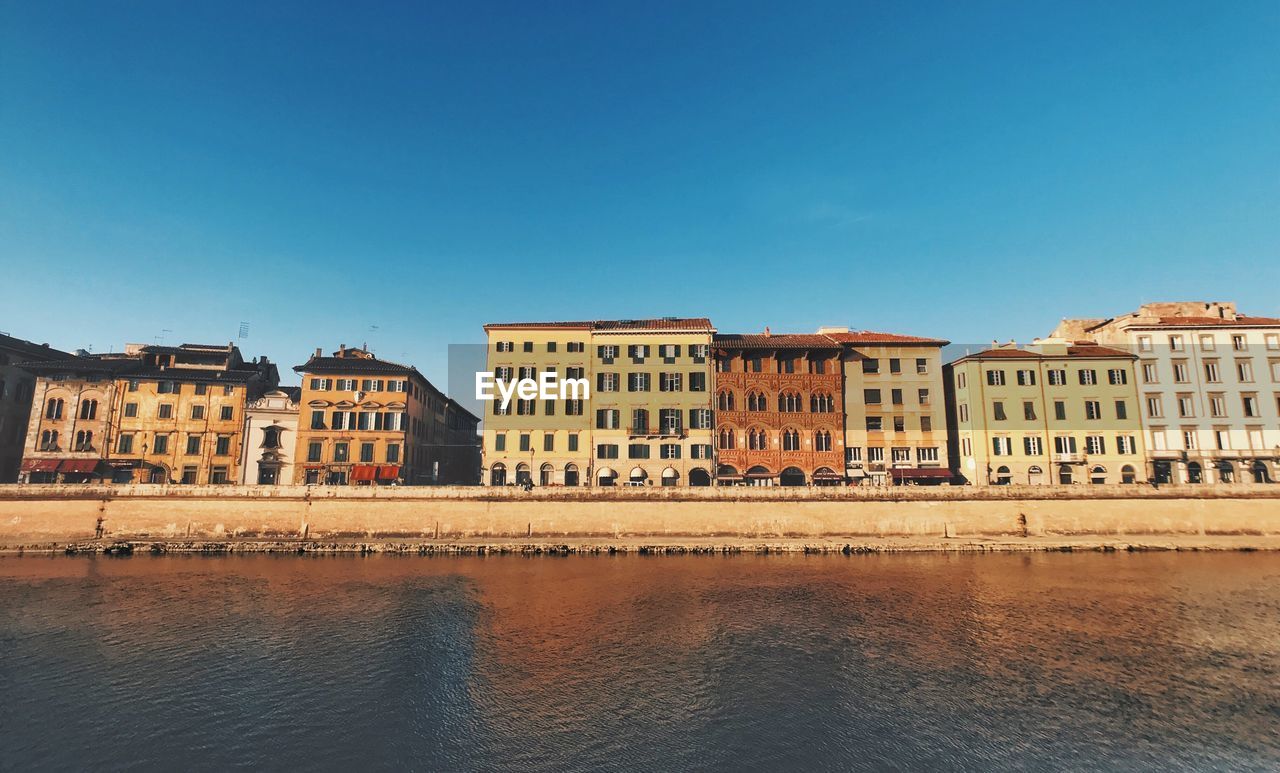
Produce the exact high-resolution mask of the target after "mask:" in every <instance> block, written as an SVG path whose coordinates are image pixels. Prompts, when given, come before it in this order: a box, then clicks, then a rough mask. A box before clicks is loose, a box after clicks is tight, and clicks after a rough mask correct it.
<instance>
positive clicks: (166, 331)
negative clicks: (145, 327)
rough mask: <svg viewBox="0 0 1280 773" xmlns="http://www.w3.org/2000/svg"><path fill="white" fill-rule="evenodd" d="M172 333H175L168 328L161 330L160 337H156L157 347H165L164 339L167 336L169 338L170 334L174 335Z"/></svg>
mask: <svg viewBox="0 0 1280 773" xmlns="http://www.w3.org/2000/svg"><path fill="white" fill-rule="evenodd" d="M172 332H173V331H172V330H170V329H169V328H167V327H166V328H162V329H161V330H160V335H158V336H156V337H155V342H156V345H157V346H163V345H164V337H165V336H167V335H169V334H170V333H172Z"/></svg>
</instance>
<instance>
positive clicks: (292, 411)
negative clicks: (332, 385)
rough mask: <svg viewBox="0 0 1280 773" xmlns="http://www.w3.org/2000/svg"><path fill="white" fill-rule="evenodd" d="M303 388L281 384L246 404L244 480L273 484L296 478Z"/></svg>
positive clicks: (242, 475) (242, 470) (242, 478)
mask: <svg viewBox="0 0 1280 773" xmlns="http://www.w3.org/2000/svg"><path fill="white" fill-rule="evenodd" d="M301 392H302V390H301V388H299V387H280V388H278V389H273V390H271V391H269V392H267V393H265V394H263V395H262V397H260V398H258V399H257V400H254V401H252V402H250V403H249V404H248V405H247V406H246V407H245V414H244V421H245V432H244V458H243V459H241V460H240V475H241V480H240V482H241V483H248V484H260V485H267V486H273V485H276V484H278V483H292V482H293V464H294V459H293V450H294V444H295V443H296V442H297V439H298V399H299V397H300V396H301Z"/></svg>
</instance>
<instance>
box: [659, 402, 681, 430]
mask: <svg viewBox="0 0 1280 773" xmlns="http://www.w3.org/2000/svg"><path fill="white" fill-rule="evenodd" d="M658 427H659V429H660V430H661V431H662V434H664V435H679V434H680V433H681V432H683V431H684V421H683V419H682V418H681V411H680V409H679V408H663V409H661V410H659V411H658Z"/></svg>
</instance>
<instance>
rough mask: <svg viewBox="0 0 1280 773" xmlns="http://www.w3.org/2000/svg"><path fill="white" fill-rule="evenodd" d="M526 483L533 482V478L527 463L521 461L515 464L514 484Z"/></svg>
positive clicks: (521, 484)
mask: <svg viewBox="0 0 1280 773" xmlns="http://www.w3.org/2000/svg"><path fill="white" fill-rule="evenodd" d="M526 483H533V478H532V477H531V476H530V475H529V465H527V464H525V463H524V462H521V463H520V464H517V465H516V485H517V486H523V485H524V484H526Z"/></svg>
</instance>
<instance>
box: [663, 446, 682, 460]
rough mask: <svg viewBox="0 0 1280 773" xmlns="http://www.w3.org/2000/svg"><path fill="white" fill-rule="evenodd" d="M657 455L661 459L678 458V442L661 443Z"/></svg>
mask: <svg viewBox="0 0 1280 773" xmlns="http://www.w3.org/2000/svg"><path fill="white" fill-rule="evenodd" d="M658 455H659V456H661V457H662V458H663V459H679V458H680V444H679V443H663V444H662V445H660V446H658Z"/></svg>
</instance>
